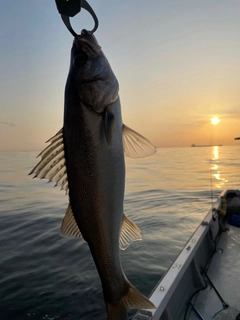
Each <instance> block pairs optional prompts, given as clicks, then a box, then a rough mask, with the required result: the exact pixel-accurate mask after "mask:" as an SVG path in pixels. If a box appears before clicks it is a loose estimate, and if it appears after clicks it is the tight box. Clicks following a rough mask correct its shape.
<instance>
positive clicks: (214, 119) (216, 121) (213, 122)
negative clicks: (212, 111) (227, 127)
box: [211, 117, 220, 125]
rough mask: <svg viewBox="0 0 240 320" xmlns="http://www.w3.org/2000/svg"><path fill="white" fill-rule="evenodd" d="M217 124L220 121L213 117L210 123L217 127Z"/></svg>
mask: <svg viewBox="0 0 240 320" xmlns="http://www.w3.org/2000/svg"><path fill="white" fill-rule="evenodd" d="M219 122H220V120H219V119H218V118H217V117H214V118H212V119H211V123H212V124H213V125H217V124H218V123H219Z"/></svg>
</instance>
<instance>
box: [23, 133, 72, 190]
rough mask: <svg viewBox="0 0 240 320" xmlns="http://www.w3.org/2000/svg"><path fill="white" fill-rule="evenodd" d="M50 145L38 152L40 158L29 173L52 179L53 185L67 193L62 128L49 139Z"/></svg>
mask: <svg viewBox="0 0 240 320" xmlns="http://www.w3.org/2000/svg"><path fill="white" fill-rule="evenodd" d="M47 142H50V145H49V146H47V147H46V148H45V149H44V150H43V151H42V152H40V154H39V155H38V157H39V156H41V160H40V161H39V163H38V164H37V165H36V166H35V167H34V168H33V169H32V171H31V172H30V173H29V174H32V173H35V176H34V178H36V177H38V178H40V179H44V178H46V179H48V180H49V182H50V181H54V182H55V183H56V184H55V186H57V185H58V186H60V187H61V189H64V190H65V191H66V193H67V191H68V177H67V168H66V161H65V154H64V145H63V129H61V130H59V131H58V133H57V134H55V136H53V137H52V138H51V139H49V140H48V141H47Z"/></svg>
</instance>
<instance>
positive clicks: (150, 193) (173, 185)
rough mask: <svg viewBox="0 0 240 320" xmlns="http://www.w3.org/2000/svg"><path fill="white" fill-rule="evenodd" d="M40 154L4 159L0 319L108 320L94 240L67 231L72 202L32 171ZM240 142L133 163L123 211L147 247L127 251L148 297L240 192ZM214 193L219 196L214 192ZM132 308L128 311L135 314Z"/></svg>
mask: <svg viewBox="0 0 240 320" xmlns="http://www.w3.org/2000/svg"><path fill="white" fill-rule="evenodd" d="M36 155H37V152H22V153H15V152H12V153H3V152H2V153H0V242H1V250H0V319H2V320H15V319H16V320H27V319H28V320H40V319H46V320H47V319H48V320H51V319H52V320H53V319H62V320H65V319H71V320H77V319H81V320H91V319H97V320H103V319H106V314H105V307H104V303H103V299H102V291H101V284H100V280H99V278H98V274H97V272H96V269H95V265H94V263H93V260H92V257H91V254H90V252H89V250H88V246H87V244H86V243H85V242H84V241H83V240H82V239H65V238H61V237H60V235H59V228H60V225H61V221H62V219H63V217H64V214H65V210H66V208H67V203H68V198H67V196H65V195H64V192H63V191H59V189H58V188H53V184H52V183H47V181H46V180H43V181H40V180H37V179H35V180H33V179H32V178H31V177H29V176H28V172H29V171H30V170H31V169H32V167H33V166H34V165H35V164H36V163H37V160H36ZM239 158H240V146H237V147H212V148H169V149H164V148H163V149H158V152H157V154H155V155H154V156H152V157H149V158H146V159H138V160H133V159H126V166H127V177H126V195H125V212H126V213H127V215H128V216H129V217H130V218H131V219H133V220H134V221H135V222H136V223H137V225H138V226H139V227H140V228H141V230H142V235H143V241H138V242H134V243H132V244H131V246H130V247H128V249H127V250H126V251H124V252H122V253H121V257H122V263H123V269H124V271H125V273H126V275H127V277H128V279H129V280H130V281H131V282H132V283H133V284H134V285H135V286H136V287H137V288H138V289H139V290H140V291H141V292H142V293H144V294H145V295H149V294H150V292H151V290H152V289H153V287H154V286H155V285H156V283H157V282H158V281H159V279H160V278H161V276H162V275H163V274H164V273H165V272H166V270H167V269H168V268H169V267H170V265H171V263H172V262H173V260H174V258H175V257H176V256H177V255H178V254H179V252H180V250H181V249H182V247H183V246H184V244H185V242H186V241H187V240H188V238H189V236H190V235H191V234H192V233H193V231H194V230H195V228H196V227H197V225H198V224H199V222H200V221H201V220H202V219H203V217H204V216H205V215H206V213H207V211H208V210H209V208H210V206H211V203H212V200H211V195H212V197H213V201H214V200H215V199H216V197H217V196H218V194H219V193H220V191H221V190H222V189H228V188H239V185H240V183H239V182H240V181H239V180H240V164H239V163H240V161H239ZM211 190H212V192H211ZM133 314H134V312H132V313H129V318H130V319H131V316H132V315H133Z"/></svg>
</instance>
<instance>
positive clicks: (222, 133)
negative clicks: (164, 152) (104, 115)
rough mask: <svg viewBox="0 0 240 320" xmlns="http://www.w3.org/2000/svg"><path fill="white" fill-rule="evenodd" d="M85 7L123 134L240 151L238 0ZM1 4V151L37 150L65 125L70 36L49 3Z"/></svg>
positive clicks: (129, 0)
mask: <svg viewBox="0 0 240 320" xmlns="http://www.w3.org/2000/svg"><path fill="white" fill-rule="evenodd" d="M88 2H89V4H90V5H91V6H92V7H93V9H94V11H95V13H96V14H97V16H98V19H99V28H98V30H97V31H96V32H95V36H96V37H97V39H98V42H99V44H100V45H101V46H102V49H103V51H104V53H105V55H106V56H107V58H108V60H109V62H110V64H111V67H112V69H113V71H114V73H115V75H116V76H117V78H118V81H119V85H120V92H119V94H120V98H121V105H122V115H123V121H124V123H125V124H126V125H127V126H129V127H131V128H132V129H134V130H136V131H138V132H139V133H141V134H142V135H144V136H146V137H147V138H148V139H149V140H151V141H152V143H153V144H155V145H156V146H157V147H188V146H190V145H191V144H192V143H194V144H222V145H239V142H238V141H235V140H234V138H235V137H238V136H240V39H239V33H240V19H239V13H240V1H239V0H208V1H207V0H201V1H200V0H148V1H144V0H121V1H110V0H89V1H88ZM0 4H1V10H0V43H1V48H0V83H1V85H0V137H1V139H0V151H23V150H24V151H25V150H36V151H37V150H41V149H42V148H43V147H45V141H46V140H48V139H49V138H50V137H51V136H53V135H54V134H55V133H56V132H57V131H58V130H59V129H60V128H61V127H62V125H63V109H64V101H63V98H64V87H65V82H66V78H67V74H68V69H69V57H70V50H71V46H72V41H73V37H72V35H71V34H70V33H69V31H68V30H67V29H66V27H65V26H64V24H63V22H62V20H61V18H60V15H59V13H58V11H57V8H56V5H55V1H54V0H43V1H33V0H25V1H16V0H8V1H3V0H0ZM71 21H72V25H73V27H74V29H75V31H76V32H77V33H80V31H81V29H83V28H86V29H92V27H93V21H92V18H91V16H90V15H89V14H88V13H87V12H86V11H85V10H82V11H81V12H80V13H79V14H78V15H77V16H76V17H74V18H73V19H72V20H71ZM212 117H219V119H220V122H219V124H218V125H216V126H214V125H212V124H211V118H212Z"/></svg>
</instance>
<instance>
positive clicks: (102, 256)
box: [31, 30, 155, 320]
mask: <svg viewBox="0 0 240 320" xmlns="http://www.w3.org/2000/svg"><path fill="white" fill-rule="evenodd" d="M118 90H119V88H118V81H117V79H116V77H115V75H114V73H113V71H112V69H111V67H110V65H109V63H108V61H107V59H106V57H105V56H104V54H103V52H102V50H101V47H100V46H99V44H98V43H97V40H96V38H95V37H94V36H93V34H92V33H90V32H88V31H86V30H83V31H82V33H81V35H80V36H78V37H77V38H75V40H74V43H73V47H72V52H71V61H70V70H69V75H68V79H67V83H66V88H65V106H64V125H63V129H62V130H60V131H59V132H58V133H57V135H56V136H54V137H53V138H52V139H50V140H49V141H50V142H51V144H50V146H48V147H47V148H46V149H44V150H43V151H42V152H41V154H40V155H41V156H42V160H41V161H40V163H39V164H38V165H37V166H36V167H35V168H34V169H33V170H32V172H31V173H35V174H36V176H37V177H40V178H44V177H46V178H48V179H49V180H52V181H55V182H56V184H58V185H60V186H61V187H62V188H64V189H65V190H66V191H67V190H69V207H68V209H67V212H66V215H65V218H64V220H63V223H62V227H61V234H62V235H63V236H70V237H71V236H72V237H80V236H82V237H83V238H84V240H85V241H86V242H87V243H88V245H89V248H90V250H91V253H92V256H93V259H94V262H95V264H96V268H97V270H98V273H99V276H100V279H101V283H102V290H103V295H104V301H105V304H106V310H107V314H108V319H110V320H126V319H127V309H132V308H148V309H150V308H154V305H153V304H152V303H151V302H150V301H149V300H148V299H147V298H145V297H144V296H143V295H141V294H140V293H139V292H138V291H137V290H136V289H135V288H134V287H133V286H132V285H131V284H130V283H129V281H128V280H127V278H126V276H125V274H124V272H123V270H122V266H121V260H120V254H119V245H120V247H121V248H122V249H125V248H126V247H127V246H128V245H129V243H131V242H132V241H135V240H137V239H141V235H140V230H139V229H138V227H137V226H136V225H135V224H134V223H133V222H132V221H131V220H130V219H128V218H127V217H126V215H125V214H124V213H123V201H124V186H125V163H124V152H125V154H127V155H129V156H132V157H139V156H146V155H149V154H152V153H154V152H155V148H154V147H153V146H152V145H151V143H150V142H149V141H148V140H147V139H145V138H144V137H142V136H141V135H139V134H138V133H136V132H135V131H133V130H131V129H130V128H128V127H126V126H124V124H123V123H122V117H121V105H120V99H119V96H118Z"/></svg>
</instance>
